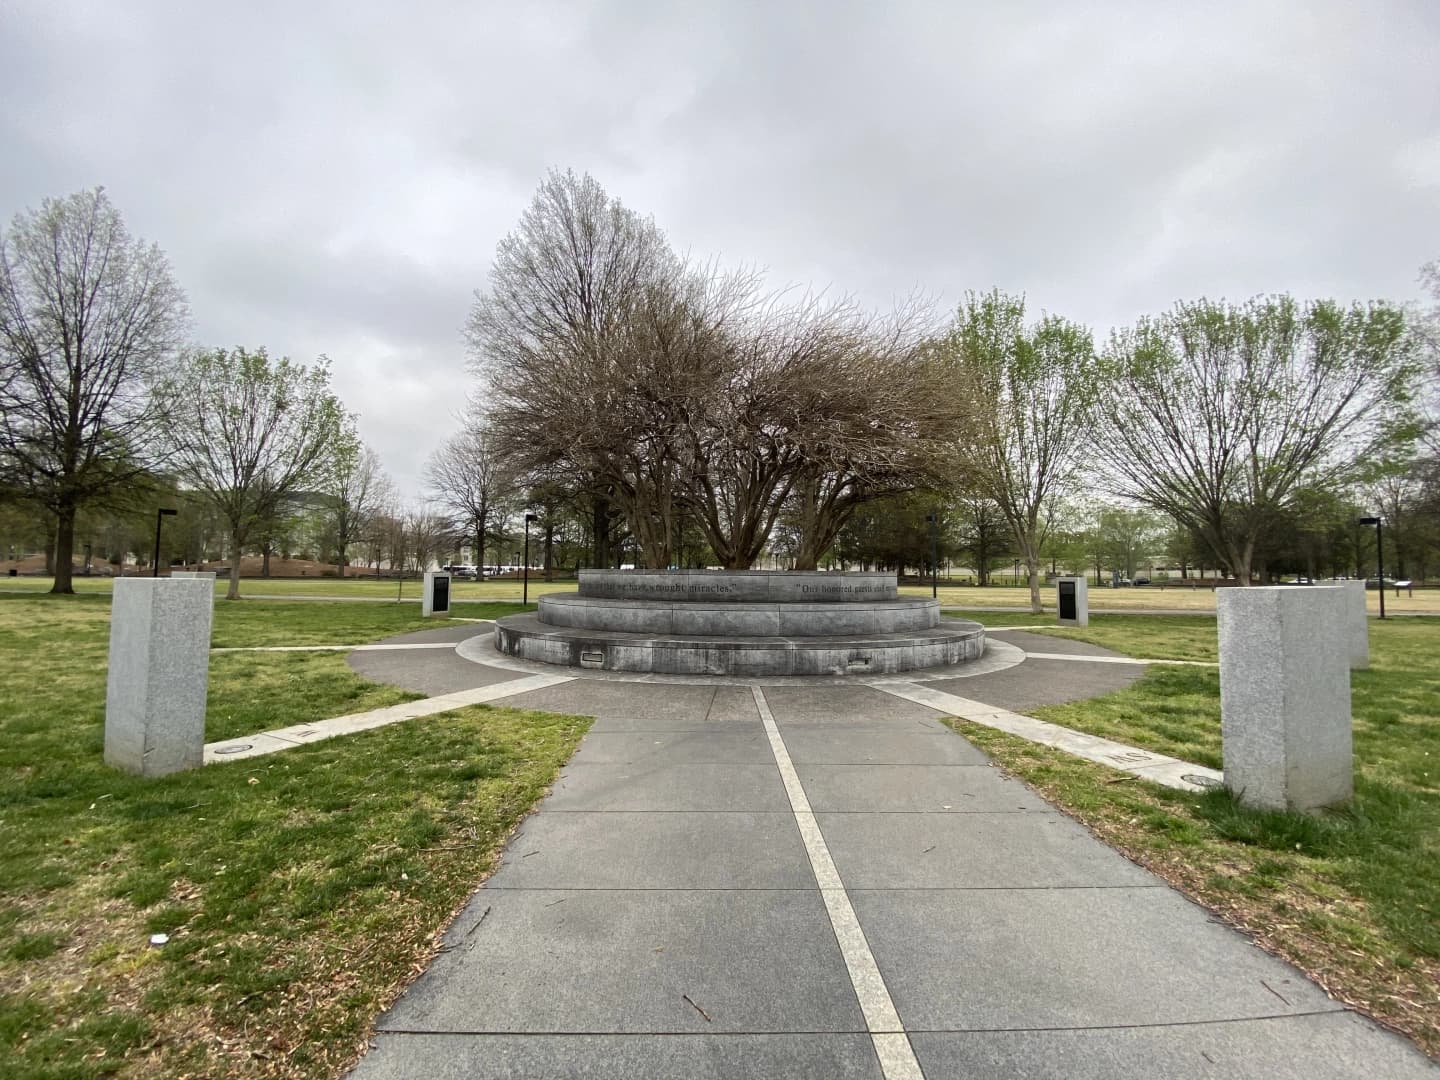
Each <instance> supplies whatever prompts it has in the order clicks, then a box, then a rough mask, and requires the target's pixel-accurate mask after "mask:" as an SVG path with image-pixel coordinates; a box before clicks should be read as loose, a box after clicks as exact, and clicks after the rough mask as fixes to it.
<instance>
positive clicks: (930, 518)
mask: <svg viewBox="0 0 1440 1080" xmlns="http://www.w3.org/2000/svg"><path fill="white" fill-rule="evenodd" d="M925 520H926V521H927V522H929V524H930V598H931V599H932V600H936V599H939V597H940V521H939V515H938V514H926V515H925Z"/></svg>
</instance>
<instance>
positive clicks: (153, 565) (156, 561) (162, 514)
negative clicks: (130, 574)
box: [150, 507, 177, 577]
mask: <svg viewBox="0 0 1440 1080" xmlns="http://www.w3.org/2000/svg"><path fill="white" fill-rule="evenodd" d="M176 513H177V511H175V510H170V509H167V508H165V507H161V508H160V509H158V510H156V511H155V557H154V558H152V559H151V560H150V576H151V577H159V576H160V525H161V523H162V522H163V521H164V520H165V519H166V518H167V517H174V516H175V514H176Z"/></svg>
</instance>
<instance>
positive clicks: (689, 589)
mask: <svg viewBox="0 0 1440 1080" xmlns="http://www.w3.org/2000/svg"><path fill="white" fill-rule="evenodd" d="M624 588H625V593H626V595H629V594H630V593H649V594H651V595H654V594H656V593H699V594H708V595H711V596H715V595H718V594H722V593H733V592H735V591H736V590H735V586H733V585H686V584H683V583H677V584H675V585H648V584H646V583H644V582H640V581H627V582H625V586H624Z"/></svg>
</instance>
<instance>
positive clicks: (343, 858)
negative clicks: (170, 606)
mask: <svg viewBox="0 0 1440 1080" xmlns="http://www.w3.org/2000/svg"><path fill="white" fill-rule="evenodd" d="M507 607H509V608H510V609H512V610H513V607H514V606H513V605H508V606H507ZM108 616H109V605H108V598H102V597H87V596H80V597H74V598H63V597H55V598H50V597H43V598H42V597H35V598H26V597H5V598H3V599H0V1075H3V1076H26V1077H31V1076H35V1077H46V1076H53V1077H89V1076H110V1075H126V1076H147V1077H148V1076H181V1075H192V1076H217V1075H226V1076H231V1075H255V1076H260V1075H291V1076H334V1075H337V1074H338V1072H339V1071H340V1070H341V1069H342V1068H343V1067H344V1066H345V1064H346V1063H347V1062H349V1061H351V1060H353V1058H354V1056H355V1055H356V1054H357V1053H358V1052H359V1050H360V1048H361V1045H362V1042H363V1039H364V1037H365V1034H366V1032H367V1030H368V1026H369V1024H370V1022H371V1020H372V1018H373V1016H374V1015H375V1013H376V1012H377V1011H378V1010H379V1009H380V1008H382V1007H383V1006H384V1005H385V1004H386V1002H387V1001H388V1000H389V999H390V997H392V996H393V994H394V993H395V992H396V991H397V990H398V989H399V988H400V987H401V986H403V985H404V983H405V982H406V981H407V980H408V978H410V977H411V976H412V975H413V973H414V971H415V970H417V967H418V966H419V965H422V964H423V963H424V962H425V961H426V959H427V958H428V957H429V956H430V955H432V954H433V951H434V947H435V935H436V933H437V931H438V930H439V929H440V928H441V927H442V926H443V925H444V924H445V922H446V921H447V920H448V918H449V917H450V916H451V914H452V913H453V912H454V911H455V910H456V908H457V907H458V905H459V904H460V903H462V902H463V900H464V899H465V897H466V896H467V895H468V894H469V892H470V891H471V890H472V889H473V888H474V886H475V884H477V883H478V882H479V881H480V880H481V879H482V878H483V877H484V876H485V874H486V873H488V871H489V869H490V868H491V865H492V863H493V860H494V857H495V854H496V852H497V851H498V849H499V847H500V845H501V844H502V843H503V841H504V838H505V837H506V836H507V835H508V833H509V832H510V830H511V829H512V828H513V826H514V824H515V823H516V822H517V821H518V820H519V818H520V817H521V816H523V814H524V813H525V812H526V811H527V810H528V809H529V807H530V806H531V805H532V804H533V803H534V801H535V800H536V799H537V798H538V797H539V796H540V795H541V794H542V793H543V791H544V790H545V787H546V785H548V784H549V782H550V781H551V780H552V778H553V777H554V775H555V773H556V771H557V770H558V769H559V767H560V766H561V765H562V764H563V763H564V761H565V760H567V759H568V758H569V756H570V754H571V753H572V752H573V750H574V748H575V745H576V744H577V742H578V741H579V739H580V737H581V735H582V734H583V733H584V731H585V729H586V728H587V727H588V724H589V721H588V720H586V719H582V718H576V717H567V716H555V715H547V714H541V713H531V712H524V711H519V710H508V709H496V708H488V707H485V706H474V707H471V708H468V709H464V710H459V711H457V712H453V713H447V714H443V715H439V716H433V717H427V718H424V719H421V720H413V721H408V722H406V723H403V724H397V725H394V726H392V727H387V728H381V729H378V730H375V731H370V732H365V733H362V734H358V735H353V736H348V737H346V738H343V739H334V740H329V741H327V742H323V743H318V744H315V745H313V746H303V747H297V748H296V749H295V750H290V751H286V752H284V753H282V754H276V755H272V756H270V757H266V758H261V759H257V760H252V761H240V762H234V763H230V764H223V765H213V766H208V767H206V768H203V769H199V770H195V771H192V772H188V773H182V774H178V775H175V776H170V777H166V778H164V779H160V780H142V779H140V778H137V777H131V776H127V775H125V774H122V773H119V772H116V771H115V770H112V769H110V768H108V767H106V766H105V765H104V764H103V762H102V760H101V751H102V746H103V719H104V697H105V652H106V648H107V643H108V633H109V627H108ZM215 618H216V626H215V640H216V643H217V644H219V643H221V642H222V641H223V642H225V643H228V644H237V645H240V644H243V645H265V644H323V643H328V642H339V643H359V642H362V641H367V640H374V639H375V638H378V637H384V636H388V635H390V634H394V633H401V632H404V631H406V630H412V629H417V628H420V627H423V626H433V625H435V623H434V622H433V621H424V620H421V619H420V618H419V617H418V613H417V612H415V611H414V610H413V609H408V610H407V609H406V608H402V607H398V606H397V607H396V608H389V607H386V606H383V605H366V604H344V603H336V604H307V603H297V604H285V603H281V602H275V603H267V604H263V605H261V604H256V605H247V604H217V607H216V617H215ZM413 696H414V695H410V694H408V693H406V692H404V691H400V690H396V689H394V688H388V687H380V686H375V685H373V684H370V683H367V682H365V681H364V680H362V679H360V678H359V677H358V676H356V675H354V673H352V672H351V671H350V670H349V668H348V667H347V666H346V665H345V661H344V657H343V654H338V653H299V654H296V653H286V654H276V653H268V654H267V653H232V654H220V655H216V656H214V657H212V665H211V680H210V699H209V707H208V712H207V718H206V727H207V737H209V738H212V739H214V738H221V737H228V736H231V735H238V734H245V733H247V732H250V731H254V730H258V729H260V728H264V727H274V726H277V725H279V724H286V723H297V722H301V721H306V720H317V719H322V718H324V717H328V716H334V715H339V714H342V713H345V712H352V711H356V710H359V709H365V708H373V707H377V706H380V705H386V704H392V703H394V702H396V701H402V700H406V699H408V698H410V697H413ZM155 933H164V934H167V935H169V941H168V943H167V944H165V945H163V946H160V947H152V946H151V945H150V944H149V940H150V935H151V934H155Z"/></svg>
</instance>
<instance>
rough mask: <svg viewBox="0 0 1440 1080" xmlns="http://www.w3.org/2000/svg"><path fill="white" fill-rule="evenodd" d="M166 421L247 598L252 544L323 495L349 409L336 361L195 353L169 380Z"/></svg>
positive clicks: (234, 591)
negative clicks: (291, 508)
mask: <svg viewBox="0 0 1440 1080" xmlns="http://www.w3.org/2000/svg"><path fill="white" fill-rule="evenodd" d="M165 394H166V396H167V398H168V400H169V402H170V407H169V409H168V410H167V413H166V417H165V422H166V431H167V435H168V437H169V439H170V442H171V445H172V447H173V451H174V458H173V461H174V468H175V471H176V474H177V476H178V477H179V478H180V480H181V483H182V484H185V485H187V486H189V487H191V488H193V489H194V490H196V491H198V492H201V493H203V494H204V495H205V496H206V498H207V499H208V500H209V501H210V502H211V503H212V504H213V505H214V506H215V508H216V509H217V510H218V511H219V512H220V514H221V515H222V516H223V517H224V519H225V522H226V524H227V526H228V527H229V532H230V588H229V590H228V592H227V594H226V595H227V597H228V598H229V599H231V600H236V599H239V597H240V558H241V556H242V555H243V554H244V552H245V550H246V547H247V545H248V544H249V542H250V541H251V539H252V538H253V537H254V535H255V534H256V533H257V530H258V529H261V528H263V527H264V525H265V523H266V522H267V521H272V520H275V519H276V518H277V517H279V515H280V514H281V512H282V511H283V510H284V509H285V508H286V506H287V503H288V501H289V499H290V497H291V495H292V494H293V493H295V492H297V491H299V490H300V489H301V488H302V487H309V488H311V489H323V488H324V486H325V485H326V482H327V477H328V474H329V470H330V468H331V466H332V464H333V462H332V453H333V447H334V446H335V444H336V441H337V439H338V438H339V436H340V432H341V425H342V423H343V421H344V412H343V410H342V409H341V407H340V402H339V401H338V400H336V398H335V395H334V394H332V393H331V392H330V368H329V362H328V361H327V360H325V358H324V357H322V358H321V359H320V362H319V363H317V364H316V365H315V366H314V367H310V368H307V367H305V366H304V365H303V364H296V363H293V362H292V361H291V360H290V359H289V358H288V357H281V358H280V359H278V360H272V359H271V358H270V356H269V354H267V353H266V351H265V350H264V349H256V350H254V351H250V350H246V349H243V348H236V349H231V350H228V351H227V350H225V349H210V350H201V351H197V352H194V353H192V354H190V355H189V356H187V357H186V358H185V360H184V361H183V363H182V364H181V366H180V369H179V371H178V372H177V373H176V374H175V375H174V376H173V377H172V378H171V379H169V380H168V381H167V383H166V387H165Z"/></svg>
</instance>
